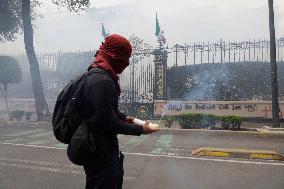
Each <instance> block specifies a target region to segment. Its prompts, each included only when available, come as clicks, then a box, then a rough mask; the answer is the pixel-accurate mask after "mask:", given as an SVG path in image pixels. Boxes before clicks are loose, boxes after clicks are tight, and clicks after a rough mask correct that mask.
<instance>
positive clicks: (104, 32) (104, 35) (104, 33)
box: [102, 23, 109, 39]
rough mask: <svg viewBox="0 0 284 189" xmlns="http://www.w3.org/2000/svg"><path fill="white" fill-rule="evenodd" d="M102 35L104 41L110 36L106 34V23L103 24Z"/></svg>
mask: <svg viewBox="0 0 284 189" xmlns="http://www.w3.org/2000/svg"><path fill="white" fill-rule="evenodd" d="M102 35H103V37H104V39H105V38H106V37H107V36H109V33H107V32H106V29H105V26H104V23H102Z"/></svg>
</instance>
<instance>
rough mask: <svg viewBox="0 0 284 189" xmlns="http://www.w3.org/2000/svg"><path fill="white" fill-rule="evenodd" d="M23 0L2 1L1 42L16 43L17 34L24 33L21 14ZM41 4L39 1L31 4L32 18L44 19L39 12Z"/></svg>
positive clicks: (0, 19) (0, 11) (36, 0)
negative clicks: (38, 8)
mask: <svg viewBox="0 0 284 189" xmlns="http://www.w3.org/2000/svg"><path fill="white" fill-rule="evenodd" d="M21 4H22V2H21V0H1V1H0V42H5V41H14V40H15V39H16V36H17V34H22V32H23V21H22V14H21V9H22V6H21ZM40 5H41V3H40V2H39V1H38V0H33V1H32V2H31V17H32V20H35V18H38V17H42V16H41V15H40V14H39V13H38V12H37V7H39V6H40Z"/></svg>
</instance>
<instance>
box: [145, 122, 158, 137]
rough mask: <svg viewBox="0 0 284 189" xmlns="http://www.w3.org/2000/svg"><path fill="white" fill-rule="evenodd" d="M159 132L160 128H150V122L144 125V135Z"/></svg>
mask: <svg viewBox="0 0 284 189" xmlns="http://www.w3.org/2000/svg"><path fill="white" fill-rule="evenodd" d="M159 130H160V129H159V128H153V127H150V126H149V122H146V123H145V124H144V125H143V133H144V134H151V133H153V132H157V131H159Z"/></svg>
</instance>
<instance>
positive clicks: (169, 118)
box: [162, 115, 175, 128]
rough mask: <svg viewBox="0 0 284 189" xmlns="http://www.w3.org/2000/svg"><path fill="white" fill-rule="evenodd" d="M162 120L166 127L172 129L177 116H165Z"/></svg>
mask: <svg viewBox="0 0 284 189" xmlns="http://www.w3.org/2000/svg"><path fill="white" fill-rule="evenodd" d="M162 120H163V121H164V122H165V127H168V128H170V127H171V126H172V124H173V122H174V120H175V116H173V115H165V116H163V117H162Z"/></svg>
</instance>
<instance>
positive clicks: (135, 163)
mask: <svg viewBox="0 0 284 189" xmlns="http://www.w3.org/2000/svg"><path fill="white" fill-rule="evenodd" d="M119 141H120V146H121V149H122V151H123V152H124V153H125V162H124V168H125V177H124V188H126V189H130V188H135V189H148V188H149V189H160V188H161V189H162V188H163V189H191V188H192V189H206V188H210V189H211V188H216V189H221V188H230V189H240V188H250V189H254V188H257V189H262V188H263V189H270V188H273V189H278V188H279V189H283V188H284V179H283V176H284V162H280V161H261V160H247V159H221V158H212V157H196V156H192V155H191V150H192V149H195V148H199V147H221V148H246V149H257V150H274V151H277V152H279V153H282V154H284V138H283V137H280V136H276V137H270V136H268V135H255V134H236V133H231V132H219V131H218V132H215V131H212V132H208V131H190V132H184V133H172V132H168V131H163V132H160V133H156V134H154V135H147V136H145V135H144V136H140V137H136V136H124V135H120V136H119ZM65 148H66V146H65V145H62V144H60V143H59V142H57V141H56V139H54V137H53V134H52V131H51V128H50V127H43V126H41V127H38V126H25V125H20V126H12V125H10V126H7V125H2V126H0V189H18V188H19V189H61V188H62V189H65V188H68V189H73V188H74V189H80V188H84V186H85V175H84V171H83V169H82V167H80V166H75V165H73V164H72V163H70V162H69V160H68V159H67V157H66V149H65Z"/></svg>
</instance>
